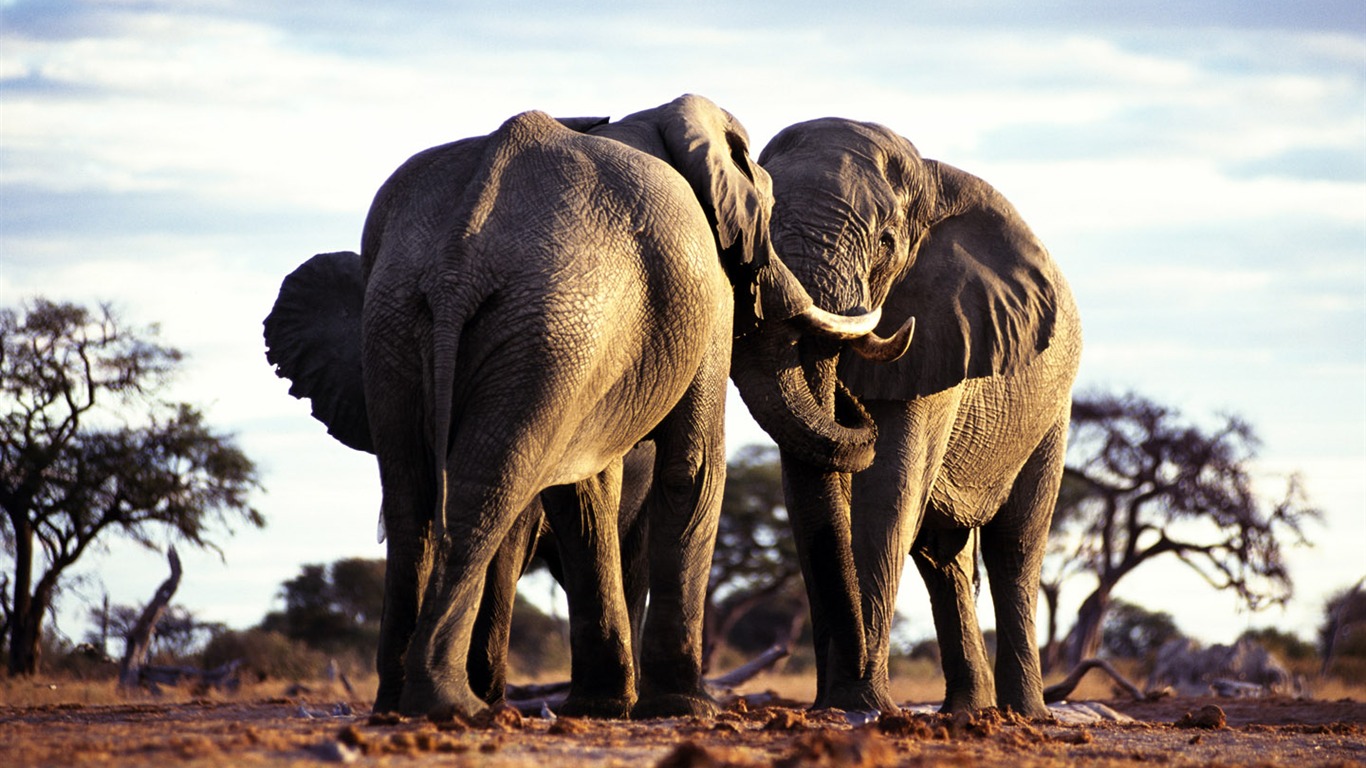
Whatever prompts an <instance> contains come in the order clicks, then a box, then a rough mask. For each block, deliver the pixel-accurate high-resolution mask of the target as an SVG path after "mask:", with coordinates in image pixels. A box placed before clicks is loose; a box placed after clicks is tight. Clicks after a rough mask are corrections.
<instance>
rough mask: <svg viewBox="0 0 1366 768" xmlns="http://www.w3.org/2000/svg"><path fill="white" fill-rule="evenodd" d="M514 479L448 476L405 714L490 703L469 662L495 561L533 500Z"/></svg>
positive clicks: (432, 541)
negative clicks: (473, 682)
mask: <svg viewBox="0 0 1366 768" xmlns="http://www.w3.org/2000/svg"><path fill="white" fill-rule="evenodd" d="M491 474H492V475H493V476H494V477H497V478H508V477H511V476H513V475H512V473H511V472H508V471H502V470H498V469H495V471H493V472H492V473H491ZM514 485H515V484H514V483H509V482H507V481H506V480H504V481H498V480H494V481H485V480H479V479H474V478H471V477H460V476H456V475H455V473H454V472H452V473H451V474H450V476H449V477H448V481H447V505H446V518H447V526H446V535H445V536H444V537H443V538H441V539H440V540H437V539H436V538H435V537H434V536H433V535H431V534H428V536H427V541H428V547H429V551H430V552H431V559H430V576H429V577H428V578H427V579H426V586H425V588H424V589H423V595H422V601H421V604H420V606H419V609H418V616H417V625H416V627H415V628H414V631H413V636H412V641H411V642H410V643H409V645H408V652H407V655H406V657H405V658H404V685H403V695H402V697H401V699H400V705H399V711H401V712H403V713H404V714H409V715H428V716H433V717H445V716H450V715H453V714H460V715H471V714H474V713H475V712H478V711H480V710H482V709H484V708H485V706H486V705H485V703H484V701H483V699H481V698H480V697H479V696H478V695H476V694H475V693H474V690H473V689H472V688H471V687H470V680H469V674H468V671H467V666H466V662H467V660H468V659H469V654H470V647H471V638H472V634H473V631H474V622H475V619H476V617H477V615H478V612H479V603H480V601H481V599H482V597H483V593H484V580H485V577H486V575H487V574H488V568H489V565H490V563H491V562H492V561H493V558H494V555H495V554H496V553H497V551H498V549H499V547H501V546H502V544H503V541H504V540H505V539H506V538H507V534H508V532H509V531H510V530H511V529H512V527H513V525H514V524H515V523H516V522H517V521H518V518H519V517H520V515H521V513H522V511H523V509H524V508H525V506H526V504H527V503H528V502H529V498H530V495H529V494H527V495H522V494H518V493H516V491H517V490H519V489H516V488H514V487H513V486H514ZM386 492H387V489H386ZM424 565H425V564H424Z"/></svg>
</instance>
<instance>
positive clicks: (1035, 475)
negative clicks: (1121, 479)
mask: <svg viewBox="0 0 1366 768" xmlns="http://www.w3.org/2000/svg"><path fill="white" fill-rule="evenodd" d="M1066 449H1067V416H1065V415H1064V416H1063V417H1061V418H1060V419H1059V420H1058V422H1057V423H1056V424H1055V425H1054V426H1053V428H1052V429H1051V430H1050V431H1049V432H1048V434H1047V435H1045V436H1044V439H1043V440H1042V441H1041V442H1040V443H1039V445H1038V447H1036V448H1035V449H1034V453H1033V454H1032V455H1031V456H1030V458H1029V460H1028V461H1026V462H1025V465H1024V468H1023V469H1021V470H1020V474H1019V475H1018V476H1017V477H1016V479H1015V483H1014V485H1013V486H1012V487H1011V491H1010V496H1009V497H1008V498H1007V499H1006V503H1005V505H1004V506H1003V507H1002V508H1001V510H1000V512H998V513H997V515H996V516H995V517H994V518H993V519H992V521H991V522H990V523H988V524H987V525H986V526H985V527H984V528H983V529H982V555H983V560H984V561H985V562H986V569H987V576H988V577H989V581H990V585H991V599H992V602H993V603H994V604H995V606H996V637H997V647H996V685H997V696H996V698H997V702H996V703H997V706H1000V707H1003V708H1004V707H1010V708H1011V709H1013V710H1015V711H1016V712H1018V713H1020V714H1022V715H1026V716H1028V717H1042V716H1046V715H1047V714H1048V709H1047V707H1046V706H1045V705H1044V701H1043V674H1042V672H1041V671H1040V665H1039V648H1038V639H1037V637H1036V634H1035V628H1034V618H1035V610H1036V609H1037V602H1038V595H1039V569H1040V567H1041V565H1042V563H1043V556H1044V550H1045V548H1046V547H1047V543H1048V528H1049V526H1050V524H1051V523H1052V520H1053V507H1054V505H1055V504H1056V503H1057V499H1058V486H1059V484H1060V483H1061V481H1062V469H1063V460H1064V458H1065V454H1066Z"/></svg>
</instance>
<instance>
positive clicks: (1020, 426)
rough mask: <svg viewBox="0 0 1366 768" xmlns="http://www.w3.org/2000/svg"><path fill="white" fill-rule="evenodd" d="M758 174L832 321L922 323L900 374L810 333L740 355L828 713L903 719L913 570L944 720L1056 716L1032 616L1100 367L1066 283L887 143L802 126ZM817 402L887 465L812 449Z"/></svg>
mask: <svg viewBox="0 0 1366 768" xmlns="http://www.w3.org/2000/svg"><path fill="white" fill-rule="evenodd" d="M760 164H761V165H763V166H764V168H765V169H766V170H767V171H768V172H769V174H770V175H771V177H772V179H773V184H774V196H775V207H774V212H773V218H772V225H771V232H772V237H773V243H774V247H775V249H776V250H777V252H778V253H779V254H780V255H781V256H782V259H783V261H784V262H785V263H786V264H787V266H788V267H789V268H790V269H791V271H792V273H793V274H794V275H796V277H797V279H798V280H799V281H800V282H801V283H802V284H803V285H804V286H805V287H806V289H807V290H808V291H809V293H810V295H811V297H812V298H813V299H814V300H815V302H816V304H817V306H819V307H822V308H824V309H826V310H829V311H831V312H834V313H837V314H848V313H851V312H863V311H867V310H868V309H869V308H874V307H876V308H881V310H882V318H881V323H880V325H879V327H878V328H879V332H881V333H890V332H892V331H893V330H894V329H897V328H899V327H902V326H903V324H905V323H906V322H907V321H908V318H912V317H914V319H915V328H914V337H913V339H912V341H911V343H910V348H909V351H908V352H907V354H906V355H905V356H904V357H902V358H901V359H899V360H896V361H894V362H885V363H884V362H873V361H869V360H865V359H863V358H861V357H860V356H858V355H855V354H851V352H850V351H849V349H848V348H847V347H841V346H839V345H836V344H832V343H830V342H828V341H824V340H814V339H811V338H808V337H805V336H803V335H801V334H800V332H799V330H798V329H797V328H796V326H795V325H794V324H792V323H786V324H772V325H768V326H765V327H764V328H761V329H760V330H759V331H758V332H756V333H753V334H749V335H748V336H746V337H745V338H743V339H741V340H738V341H737V342H736V346H735V359H734V362H733V364H732V378H734V379H735V381H736V384H737V386H738V388H739V390H740V392H741V394H742V396H743V397H744V399H745V402H746V404H747V405H748V406H749V408H750V410H751V412H752V413H753V414H754V416H755V418H756V420H757V421H758V422H759V423H760V425H761V426H763V427H764V428H765V429H766V430H768V431H769V433H770V434H771V435H773V436H774V439H775V440H776V441H777V443H778V445H779V447H780V449H782V457H783V478H784V486H785V491H786V493H787V499H788V510H789V516H790V519H791V521H792V526H793V531H794V535H795V537H796V543H797V546H798V551H799V553H800V557H801V562H802V567H803V573H804V576H805V577H806V581H807V589H808V595H809V597H810V603H811V611H812V618H813V626H814V629H815V632H814V634H815V643H816V653H817V657H818V668H817V671H818V683H817V695H816V705H817V706H820V707H838V708H842V709H858V710H867V709H881V710H887V709H892V708H894V707H895V703H894V702H893V701H892V699H891V697H890V694H889V692H888V672H887V660H888V650H889V648H888V645H889V636H890V631H891V624H892V618H893V615H894V613H895V605H896V595H897V591H898V588H899V581H900V576H901V573H902V569H903V566H904V563H905V558H906V556H907V554H908V553H910V554H911V556H912V558H913V560H914V562H915V563H916V565H917V567H918V568H919V570H920V572H921V574H922V576H923V577H924V580H925V583H926V585H927V586H928V588H929V592H930V598H931V603H932V609H933V613H934V617H935V628H936V631H937V633H938V638H939V643H940V650H941V654H942V657H943V663H944V674H945V678H946V692H945V701H944V708H945V710H962V709H973V708H979V707H986V706H996V705H999V706H1008V707H1011V708H1012V709H1014V710H1015V711H1017V712H1020V713H1023V714H1027V715H1041V714H1043V713H1045V712H1046V710H1045V709H1044V703H1043V695H1042V679H1041V675H1040V671H1039V659H1038V653H1037V648H1036V640H1035V632H1034V614H1035V602H1036V596H1037V592H1038V581H1039V566H1040V561H1041V559H1042V557H1043V553H1044V546H1045V540H1046V537H1047V532H1048V527H1049V522H1050V520H1051V517H1052V513H1053V505H1054V502H1055V500H1056V496H1057V487H1058V483H1059V478H1060V476H1061V472H1062V466H1063V454H1064V450H1065V447H1066V439H1067V425H1068V410H1069V404H1070V392H1071V387H1072V382H1073V380H1074V378H1075V376H1076V371H1077V365H1078V359H1079V356H1080V351H1081V335H1080V325H1079V321H1078V317H1077V310H1076V307H1075V305H1074V303H1073V300H1072V296H1071V293H1070V290H1069V288H1068V286H1067V283H1066V281H1065V280H1064V279H1063V277H1062V275H1061V273H1060V272H1059V270H1058V267H1057V265H1056V264H1055V263H1054V262H1053V261H1052V259H1051V258H1050V257H1049V255H1048V253H1047V251H1046V250H1045V249H1044V247H1043V246H1042V245H1041V244H1040V243H1039V241H1038V239H1037V238H1036V237H1035V236H1034V234H1033V233H1032V232H1031V231H1030V229H1029V227H1028V226H1027V225H1026V224H1025V223H1024V221H1023V220H1022V219H1021V217H1020V215H1019V213H1018V212H1017V211H1016V210H1015V209H1014V207H1012V206H1011V205H1010V203H1008V202H1007V201H1006V200H1005V198H1004V197H1002V196H1001V195H1000V193H998V192H997V191H996V190H995V189H993V188H992V187H991V186H990V185H988V184H987V183H986V182H984V181H982V180H981V179H979V178H976V177H974V176H972V175H970V174H967V173H965V172H963V171H960V170H958V169H957V168H953V167H952V166H949V165H946V164H944V163H940V162H936V161H933V160H927V159H923V158H921V157H920V155H919V153H918V152H917V151H916V149H915V148H914V147H913V146H912V145H911V143H910V142H909V141H906V140H905V139H904V138H902V137H900V136H898V135H897V134H895V133H893V132H892V131H890V130H888V129H887V128H884V127H882V126H879V125H873V124H868V123H857V122H853V121H849V120H842V119H833V118H832V119H822V120H816V121H811V122H808V123H801V124H798V125H794V126H791V127H789V128H787V129H785V130H784V131H782V132H781V133H779V134H778V135H777V136H776V137H774V139H773V140H772V141H771V142H770V143H769V145H768V146H767V147H766V148H765V149H764V152H763V153H762V155H761V156H760ZM773 371H778V372H779V376H778V378H779V379H786V381H785V382H784V383H782V385H781V386H777V385H775V383H774V377H773V375H772V373H771V372H773ZM803 387H805V388H807V389H809V390H810V392H811V393H812V394H811V397H812V398H814V399H815V400H816V401H817V402H819V403H821V404H822V407H823V408H824V410H825V412H826V413H827V414H833V415H834V416H835V418H836V420H837V421H839V422H841V423H844V424H847V425H850V428H851V429H863V428H864V427H863V426H861V425H864V424H871V431H872V432H874V433H875V435H876V438H875V443H874V449H875V450H874V457H873V459H872V461H871V465H870V466H867V467H866V469H865V468H864V467H863V466H859V464H858V463H856V462H847V461H842V460H841V457H839V456H837V455H832V454H831V452H830V451H826V450H823V449H819V441H817V440H814V439H812V438H809V437H807V435H806V432H807V428H806V426H805V425H804V424H802V423H800V422H799V421H798V420H795V419H794V418H793V414H794V413H800V409H799V408H796V407H794V406H793V404H792V403H790V402H788V399H789V393H790V392H792V391H798V390H801V389H802V388H803ZM803 397H805V395H804V396H803ZM812 445H816V446H817V450H812V448H811V446H812ZM860 470H862V471H860ZM851 473H853V474H851ZM979 543H980V549H981V554H982V558H983V561H984V562H985V565H986V570H987V575H988V577H989V579H990V586H991V593H992V598H993V601H994V604H995V606H996V621H997V631H998V637H999V652H998V655H997V660H996V666H995V675H994V679H993V675H992V671H991V669H990V666H989V664H988V662H987V656H986V651H985V648H984V645H983V641H982V636H981V632H980V631H979V628H978V624H977V618H976V606H975V599H974V590H973V575H974V567H975V565H974V563H975V557H976V552H977V548H978V546H979Z"/></svg>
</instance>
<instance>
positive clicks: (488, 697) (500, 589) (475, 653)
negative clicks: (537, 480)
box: [450, 500, 544, 706]
mask: <svg viewBox="0 0 1366 768" xmlns="http://www.w3.org/2000/svg"><path fill="white" fill-rule="evenodd" d="M543 516H544V515H543V513H542V508H541V504H540V502H539V500H537V501H533V502H532V503H531V504H530V505H529V506H528V507H527V508H526V510H525V511H523V512H522V515H521V517H520V518H519V519H518V521H517V523H516V524H515V525H514V526H513V527H512V530H511V531H509V532H508V535H507V539H505V540H504V541H503V545H502V546H501V547H499V548H498V553H497V554H495V555H494V557H493V562H491V563H489V568H488V575H487V576H486V577H485V578H484V596H483V599H482V601H481V602H480V604H479V615H478V618H476V619H475V621H474V630H473V634H472V638H471V640H470V655H469V659H468V661H467V664H466V669H467V672H468V674H469V678H470V687H471V688H472V689H474V692H475V694H476V695H478V696H479V698H481V699H483V700H484V701H485V702H487V703H488V704H489V705H490V706H495V705H498V704H501V703H502V702H503V696H504V690H505V688H506V687H507V657H508V637H509V635H510V633H511V629H512V610H513V606H514V605H515V603H516V599H517V580H518V579H519V578H521V576H522V572H523V571H525V570H526V567H527V565H528V563H529V562H530V560H531V556H532V555H533V554H534V551H535V546H536V538H537V534H538V533H539V530H540V527H541V522H542V519H543ZM450 663H459V660H458V659H451V660H450Z"/></svg>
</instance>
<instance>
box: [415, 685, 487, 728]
mask: <svg viewBox="0 0 1366 768" xmlns="http://www.w3.org/2000/svg"><path fill="white" fill-rule="evenodd" d="M487 708H488V704H486V703H485V702H484V700H483V699H481V698H479V697H478V696H475V695H474V691H472V690H470V687H469V685H468V684H460V685H451V684H444V685H443V684H439V683H437V682H436V681H434V680H423V681H418V682H415V681H412V680H409V681H408V684H407V685H405V686H404V688H403V696H402V697H401V699H400V702H399V707H398V711H399V713H400V714H402V715H405V716H408V717H422V716H425V717H428V718H430V719H432V720H449V719H451V718H454V717H462V718H470V717H473V716H474V715H476V714H478V713H479V712H482V711H484V710H485V709H487Z"/></svg>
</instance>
